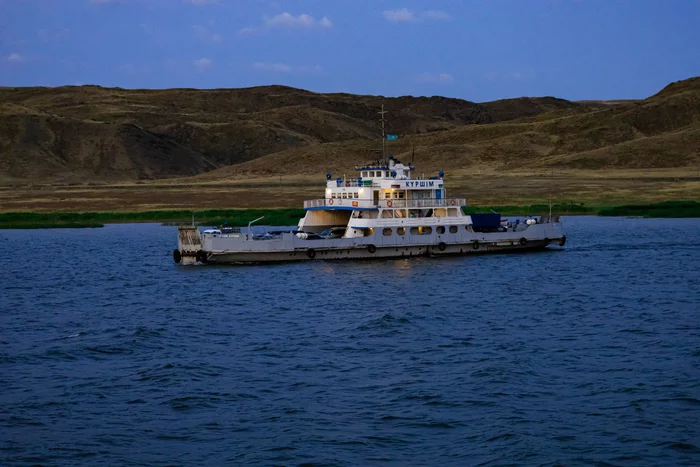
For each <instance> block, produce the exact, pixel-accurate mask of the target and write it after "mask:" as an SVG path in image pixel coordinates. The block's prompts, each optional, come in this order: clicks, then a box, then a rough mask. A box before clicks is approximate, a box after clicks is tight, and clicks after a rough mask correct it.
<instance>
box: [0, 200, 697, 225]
mask: <svg viewBox="0 0 700 467" xmlns="http://www.w3.org/2000/svg"><path fill="white" fill-rule="evenodd" d="M493 211H495V212H498V213H500V214H501V215H503V216H527V215H529V214H532V215H536V216H540V215H547V214H548V213H549V206H548V205H546V204H532V205H522V206H513V205H510V206H469V207H467V208H466V209H465V212H466V213H467V214H476V213H490V212H493ZM552 214H554V215H560V216H566V215H594V216H620V217H644V218H700V203H699V202H696V201H665V202H661V203H645V204H641V203H640V204H626V205H621V206H603V205H598V206H593V205H585V204H583V203H579V204H575V203H567V204H553V205H552ZM193 216H194V221H195V223H196V224H197V225H222V224H224V223H228V224H230V225H246V224H247V223H248V222H250V221H251V220H253V219H257V218H258V217H261V216H264V219H263V222H262V223H261V225H296V224H297V223H298V221H299V219H300V218H301V217H303V216H304V210H303V209H300V208H257V209H251V208H244V209H209V210H195V211H193V210H156V211H142V212H118V211H111V212H110V211H105V212H49V213H38V212H6V213H0V229H51V228H100V227H104V225H105V224H128V223H144V222H160V223H164V224H170V225H180V224H189V223H191V222H192V218H193Z"/></svg>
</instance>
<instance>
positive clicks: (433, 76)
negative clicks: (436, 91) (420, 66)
mask: <svg viewBox="0 0 700 467" xmlns="http://www.w3.org/2000/svg"><path fill="white" fill-rule="evenodd" d="M418 82H419V83H430V84H452V83H453V82H454V78H453V77H452V75H451V74H449V73H422V74H421V75H420V76H418Z"/></svg>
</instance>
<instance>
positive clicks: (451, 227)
mask: <svg viewBox="0 0 700 467" xmlns="http://www.w3.org/2000/svg"><path fill="white" fill-rule="evenodd" d="M450 233H457V226H456V225H451V226H450Z"/></svg>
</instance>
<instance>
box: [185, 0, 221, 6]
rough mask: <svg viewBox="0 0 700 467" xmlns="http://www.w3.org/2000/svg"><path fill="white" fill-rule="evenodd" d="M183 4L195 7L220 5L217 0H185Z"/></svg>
mask: <svg viewBox="0 0 700 467" xmlns="http://www.w3.org/2000/svg"><path fill="white" fill-rule="evenodd" d="M183 2H184V3H188V4H190V5H194V6H205V5H216V4H217V3H219V2H218V1H217V0H183Z"/></svg>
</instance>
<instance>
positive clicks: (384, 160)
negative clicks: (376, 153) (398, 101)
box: [379, 104, 387, 164]
mask: <svg viewBox="0 0 700 467" xmlns="http://www.w3.org/2000/svg"><path fill="white" fill-rule="evenodd" d="M385 113H387V111H386V110H384V104H382V111H381V112H379V115H381V117H382V164H386V128H385V127H384V114H385Z"/></svg>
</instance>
